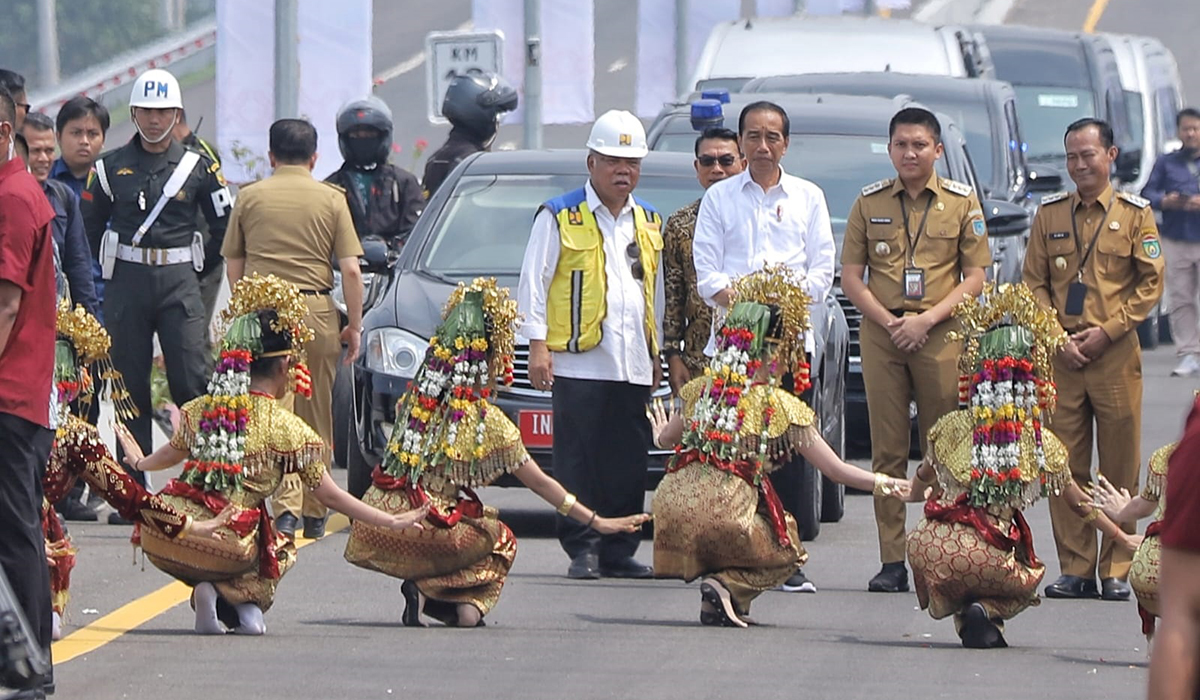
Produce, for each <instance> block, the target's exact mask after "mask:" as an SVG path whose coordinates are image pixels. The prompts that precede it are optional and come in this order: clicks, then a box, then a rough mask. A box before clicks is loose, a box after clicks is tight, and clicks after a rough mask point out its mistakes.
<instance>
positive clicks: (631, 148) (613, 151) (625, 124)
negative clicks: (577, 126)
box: [587, 109, 650, 158]
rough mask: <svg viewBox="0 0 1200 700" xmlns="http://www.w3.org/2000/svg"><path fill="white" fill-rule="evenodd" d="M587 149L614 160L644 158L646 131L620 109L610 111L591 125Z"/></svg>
mask: <svg viewBox="0 0 1200 700" xmlns="http://www.w3.org/2000/svg"><path fill="white" fill-rule="evenodd" d="M587 147H588V148H590V149H592V150H593V151H596V152H597V153H602V154H604V155H606V156H613V157H614V158H644V157H645V156H646V153H647V152H648V151H649V150H650V149H648V148H646V129H645V128H643V127H642V121H641V120H640V119H638V118H637V117H635V116H633V115H632V114H630V113H629V112H626V111H625V110H622V109H610V110H608V111H607V112H605V113H604V114H601V115H600V118H599V119H597V120H596V123H595V124H592V134H591V136H588V140H587Z"/></svg>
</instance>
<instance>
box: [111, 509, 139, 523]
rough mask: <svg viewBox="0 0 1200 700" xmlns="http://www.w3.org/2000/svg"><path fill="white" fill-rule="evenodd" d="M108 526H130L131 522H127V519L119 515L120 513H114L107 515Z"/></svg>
mask: <svg viewBox="0 0 1200 700" xmlns="http://www.w3.org/2000/svg"><path fill="white" fill-rule="evenodd" d="M108 524H109V525H132V524H133V521H132V520H129V519H128V518H126V517H125V516H123V515H121V514H120V513H115V512H114V513H109V514H108Z"/></svg>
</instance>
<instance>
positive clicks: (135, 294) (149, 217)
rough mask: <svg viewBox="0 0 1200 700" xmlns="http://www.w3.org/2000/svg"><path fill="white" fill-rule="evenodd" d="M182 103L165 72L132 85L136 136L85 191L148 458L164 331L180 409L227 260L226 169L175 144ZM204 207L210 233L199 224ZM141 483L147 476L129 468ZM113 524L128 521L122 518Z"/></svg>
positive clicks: (195, 380) (203, 347)
mask: <svg viewBox="0 0 1200 700" xmlns="http://www.w3.org/2000/svg"><path fill="white" fill-rule="evenodd" d="M182 109H183V96H182V94H181V93H180V90H179V81H177V80H176V79H175V76H173V75H171V74H170V73H168V72H167V71H165V70H161V69H154V70H149V71H146V72H145V73H143V74H142V75H141V76H139V77H138V79H137V80H136V81H134V83H133V93H132V95H131V96H130V99H129V111H130V117H131V119H132V121H133V125H134V127H136V128H137V132H138V133H137V135H136V136H134V137H133V139H132V140H131V141H130V142H129V143H127V144H125V145H124V146H122V147H121V148H118V149H117V150H115V151H113V152H112V153H109V154H107V155H105V156H104V157H102V158H100V159H99V160H97V161H96V165H95V168H94V169H93V170H92V172H91V173H90V174H89V176H88V182H87V185H86V187H85V188H84V190H83V193H82V194H81V195H80V200H81V205H82V210H83V223H84V230H85V231H86V232H87V236H88V242H89V244H90V245H91V248H92V252H93V254H94V255H96V256H97V259H98V260H99V262H100V265H101V268H102V270H103V276H104V277H105V279H107V280H108V284H107V285H106V290H105V295H104V323H105V326H106V327H107V329H108V332H109V334H110V335H111V336H112V353H111V354H112V360H113V365H114V366H115V367H116V368H117V370H118V371H120V372H121V374H123V375H124V376H125V384H126V386H127V387H128V389H129V393H130V395H131V397H132V398H133V402H134V404H135V405H136V406H137V408H138V413H139V415H138V417H137V418H135V419H134V420H133V421H132V422H131V423H130V425H129V429H130V430H131V431H132V432H133V436H134V438H135V439H136V440H137V441H138V444H140V445H141V447H142V449H143V450H144V451H146V453H147V454H149V453H150V452H151V451H153V449H154V445H153V444H152V442H151V425H150V415H151V407H150V364H151V361H152V359H153V357H152V354H153V339H154V334H155V333H156V332H157V333H158V339H159V343H160V344H161V345H162V352H163V357H164V359H165V361H166V368H167V382H168V384H169V385H170V388H171V397H172V398H173V399H174V400H175V402H176V403H177V404H179V405H183V404H184V403H186V402H188V401H191V400H192V399H194V398H196V397H197V396H199V395H201V394H203V393H204V392H205V388H206V386H207V383H208V371H209V368H210V366H211V364H210V363H211V359H210V357H209V352H208V347H209V346H208V339H207V338H208V336H207V332H206V328H205V327H206V325H207V324H206V322H205V313H204V301H203V299H202V298H201V296H200V282H199V278H198V275H199V274H200V273H201V272H203V271H204V269H205V267H206V266H207V265H215V264H218V263H219V262H220V250H221V243H222V242H223V241H224V239H225V226H226V223H227V221H228V217H229V212H230V209H231V208H232V207H233V195H232V194H231V193H230V191H229V188H228V187H227V186H226V184H225V178H224V177H222V175H221V168H220V166H219V165H218V164H217V163H215V162H214V161H213V160H212V159H210V158H209V157H208V156H207V155H206V154H204V153H201V152H199V151H193V150H191V149H188V148H187V147H185V146H183V145H182V144H180V143H179V142H178V141H175V140H174V139H173V138H172V136H171V130H172V128H173V127H174V126H175V124H176V122H177V121H178V119H179V112H180V110H182ZM201 213H203V215H204V218H205V220H206V221H207V222H208V230H209V234H210V236H211V238H210V239H209V240H208V242H207V244H206V243H205V242H204V238H203V237H202V235H201V234H200V233H199V232H198V231H197V230H196V223H197V219H198V216H199V215H200V214H201ZM131 473H132V475H133V477H134V478H135V479H137V480H138V481H139V482H141V483H144V481H143V479H144V477H143V476H142V474H141V473H140V472H131ZM114 516H115V517H112V516H110V518H109V522H113V523H122V522H123V521H122V519H121V518H120V516H119V515H116V514H114Z"/></svg>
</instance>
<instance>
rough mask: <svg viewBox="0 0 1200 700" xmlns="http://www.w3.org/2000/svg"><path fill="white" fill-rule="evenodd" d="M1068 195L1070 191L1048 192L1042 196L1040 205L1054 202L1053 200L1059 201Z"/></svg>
mask: <svg viewBox="0 0 1200 700" xmlns="http://www.w3.org/2000/svg"><path fill="white" fill-rule="evenodd" d="M1070 196H1071V193H1070V192H1055V193H1054V194H1048V195H1046V196H1045V197H1042V206H1046V205H1047V204H1054V203H1055V202H1061V201H1063V200H1064V199H1066V198H1067V197H1070Z"/></svg>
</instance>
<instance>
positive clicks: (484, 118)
mask: <svg viewBox="0 0 1200 700" xmlns="http://www.w3.org/2000/svg"><path fill="white" fill-rule="evenodd" d="M516 108H517V91H516V90H514V89H512V87H511V86H510V85H509V84H508V83H507V82H505V81H504V79H503V78H501V77H500V76H498V75H495V74H493V73H468V74H465V75H459V76H455V78H454V80H452V81H450V87H448V88H446V97H445V99H443V100H442V114H443V115H444V116H445V117H446V119H448V120H450V123H451V124H453V125H455V126H459V127H462V128H464V129H466V130H467V131H470V132H471V133H473V134H476V135H478V136H480V137H482V138H484V139H489V138H491V137H492V136H494V135H495V133H496V128H497V126H498V125H499V121H500V115H501V114H504V113H505V112H511V111H513V110H514V109H516Z"/></svg>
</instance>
